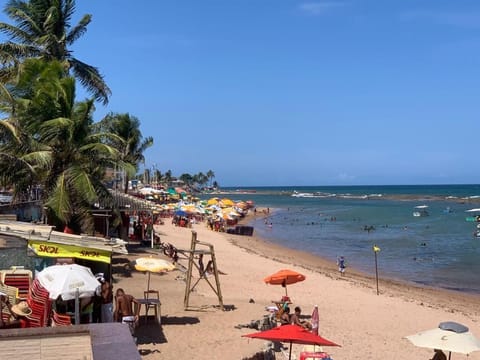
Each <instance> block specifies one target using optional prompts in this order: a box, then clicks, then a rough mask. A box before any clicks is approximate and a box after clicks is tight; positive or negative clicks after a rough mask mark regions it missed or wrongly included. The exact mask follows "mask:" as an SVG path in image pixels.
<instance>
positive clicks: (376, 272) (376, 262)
mask: <svg viewBox="0 0 480 360" xmlns="http://www.w3.org/2000/svg"><path fill="white" fill-rule="evenodd" d="M379 251H380V248H379V247H378V246H377V245H373V252H374V254H375V280H376V282H377V295H378V294H379V291H378V260H377V253H378V252H379Z"/></svg>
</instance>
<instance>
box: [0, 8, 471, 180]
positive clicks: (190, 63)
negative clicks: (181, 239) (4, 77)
mask: <svg viewBox="0 0 480 360" xmlns="http://www.w3.org/2000/svg"><path fill="white" fill-rule="evenodd" d="M76 3H77V11H76V18H74V19H73V21H72V22H73V23H76V22H77V21H78V20H79V19H80V17H81V15H83V14H86V13H89V14H92V16H93V19H92V22H91V24H90V25H89V26H88V31H87V32H86V33H85V34H84V35H83V37H82V38H80V39H79V40H78V41H77V42H76V43H75V45H74V46H73V47H72V48H71V49H72V50H73V52H74V56H75V57H77V58H78V59H80V60H82V61H84V62H86V63H88V64H91V65H94V66H96V67H98V68H99V69H100V71H101V73H102V74H103V75H104V77H105V80H106V82H107V84H108V85H109V87H110V88H111V90H112V96H111V98H110V101H109V103H108V105H107V106H103V105H101V104H99V103H98V104H97V105H96V112H95V120H100V119H101V118H102V117H103V116H105V114H107V113H109V112H116V113H129V114H131V115H133V116H136V117H137V118H138V119H139V120H140V122H141V131H142V133H143V135H144V136H152V137H153V138H154V145H153V146H152V147H151V148H150V149H148V150H147V151H146V152H145V157H146V163H145V166H146V167H147V168H150V169H154V168H155V169H158V170H160V171H161V172H162V173H164V172H165V171H167V170H171V171H172V173H173V175H175V176H180V175H181V174H183V173H189V174H196V173H198V172H203V173H204V174H205V173H206V172H208V171H209V170H212V171H213V172H214V174H215V180H216V181H217V182H218V184H219V185H220V186H224V187H226V186H238V187H241V186H288V185H290V186H301V185H317V186H320V185H390V184H462V183H465V184H472V183H473V184H475V183H478V174H479V170H478V169H477V161H476V156H477V153H479V151H478V147H479V144H480V142H479V141H478V139H479V137H480V121H479V114H480V98H479V97H480V82H479V80H480V79H479V75H480V2H479V1H478V0H472V1H467V0H455V1H451V0H345V1H342V0H339V1H336V0H325V1H315V0H312V1H309V0H304V1H303V0H157V1H147V0H137V1H131V0H128V1H127V0H102V1H91V0H77V1H76ZM0 21H2V22H8V23H10V20H9V19H8V18H6V16H5V14H3V13H2V14H1V15H0ZM0 39H2V41H4V39H5V38H1V37H0ZM77 93H78V97H79V100H83V99H84V98H85V97H87V96H88V94H87V93H85V92H84V91H82V90H81V89H79V90H78V91H77Z"/></svg>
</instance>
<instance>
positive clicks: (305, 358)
mask: <svg viewBox="0 0 480 360" xmlns="http://www.w3.org/2000/svg"><path fill="white" fill-rule="evenodd" d="M314 359H325V360H331V358H330V355H328V354H327V353H325V352H310V351H302V352H301V353H300V360H314Z"/></svg>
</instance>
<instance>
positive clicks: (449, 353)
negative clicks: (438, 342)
mask: <svg viewBox="0 0 480 360" xmlns="http://www.w3.org/2000/svg"><path fill="white" fill-rule="evenodd" d="M451 357H452V352H451V351H449V352H448V360H450V358H451Z"/></svg>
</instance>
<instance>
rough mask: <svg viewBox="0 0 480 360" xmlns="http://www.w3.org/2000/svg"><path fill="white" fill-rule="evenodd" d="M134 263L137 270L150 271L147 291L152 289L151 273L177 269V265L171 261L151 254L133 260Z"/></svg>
mask: <svg viewBox="0 0 480 360" xmlns="http://www.w3.org/2000/svg"><path fill="white" fill-rule="evenodd" d="M132 265H133V267H134V268H135V270H137V271H146V272H147V273H148V282H147V291H148V290H150V273H152V272H154V273H162V272H167V271H172V270H175V269H176V267H175V265H174V264H172V263H171V262H169V261H167V260H164V259H159V258H154V257H151V256H150V257H141V258H138V259H136V260H133V261H132Z"/></svg>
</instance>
